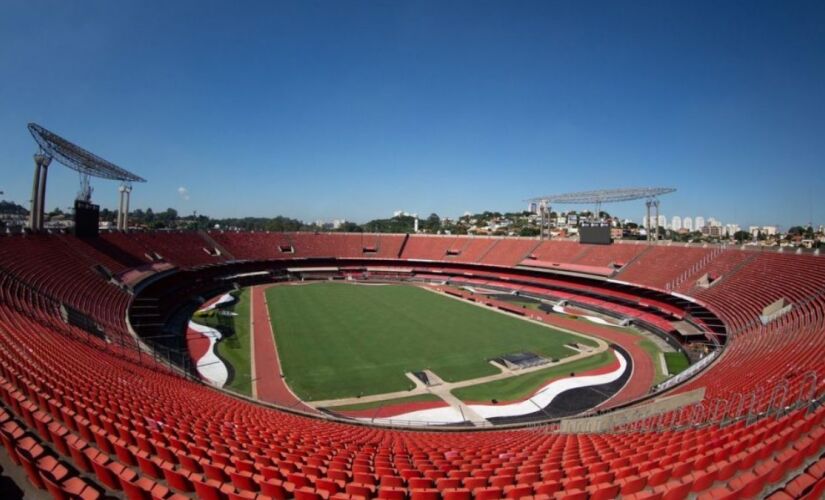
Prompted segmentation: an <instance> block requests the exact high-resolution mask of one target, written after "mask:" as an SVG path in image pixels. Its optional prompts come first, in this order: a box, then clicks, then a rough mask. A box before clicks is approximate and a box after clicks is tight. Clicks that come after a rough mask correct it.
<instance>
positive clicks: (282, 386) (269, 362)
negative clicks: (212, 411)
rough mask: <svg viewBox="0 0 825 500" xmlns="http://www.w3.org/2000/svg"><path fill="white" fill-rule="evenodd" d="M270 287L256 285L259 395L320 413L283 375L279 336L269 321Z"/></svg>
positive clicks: (254, 318) (254, 309)
mask: <svg viewBox="0 0 825 500" xmlns="http://www.w3.org/2000/svg"><path fill="white" fill-rule="evenodd" d="M266 288H267V287H264V286H255V287H252V312H251V314H252V324H253V327H252V335H253V336H254V338H253V342H252V345H253V346H254V347H253V350H254V351H255V352H254V353H253V356H254V360H255V363H254V365H253V366H254V368H253V369H254V371H255V373H254V374H253V382H252V383H253V384H254V385H255V386H256V389H257V398H258V399H260V400H261V401H266V402H269V403H275V404H278V405H281V406H287V407H290V408H296V409H299V410H304V411H309V412H312V413H317V411H316V410H315V409H314V408H311V407H309V406H307V405H305V404H303V403H302V402H301V401H300V400H299V399H298V398H296V397H295V395H294V394H292V391H290V390H289V387H287V385H286V382H285V381H284V379H283V377H281V363H280V361H279V360H278V349H277V347H276V346H275V336H274V335H273V331H272V323H271V322H270V321H269V308H268V307H267V304H266V296H265V295H264V291H265V290H266Z"/></svg>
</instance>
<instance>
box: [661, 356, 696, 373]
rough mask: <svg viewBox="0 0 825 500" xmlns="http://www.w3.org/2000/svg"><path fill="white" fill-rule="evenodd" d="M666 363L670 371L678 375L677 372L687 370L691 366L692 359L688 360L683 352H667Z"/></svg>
mask: <svg viewBox="0 0 825 500" xmlns="http://www.w3.org/2000/svg"><path fill="white" fill-rule="evenodd" d="M665 364H666V365H667V371H668V373H670V374H671V375H676V374H677V373H682V372H683V371H685V370H686V369H687V367H688V366H690V361H688V359H687V357H686V356H685V355H684V353H682V352H666V353H665Z"/></svg>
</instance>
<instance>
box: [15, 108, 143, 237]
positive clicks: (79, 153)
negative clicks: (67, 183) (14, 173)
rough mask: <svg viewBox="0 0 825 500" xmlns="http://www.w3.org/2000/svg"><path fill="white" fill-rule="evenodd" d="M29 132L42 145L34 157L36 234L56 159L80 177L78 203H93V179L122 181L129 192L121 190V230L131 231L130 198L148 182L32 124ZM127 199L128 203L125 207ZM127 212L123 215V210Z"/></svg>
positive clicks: (32, 216)
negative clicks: (139, 184)
mask: <svg viewBox="0 0 825 500" xmlns="http://www.w3.org/2000/svg"><path fill="white" fill-rule="evenodd" d="M28 129H29V132H30V133H31V134H32V137H34V140H35V142H37V145H38V152H37V153H36V154H35V155H34V164H35V167H34V181H33V183H32V199H31V213H30V215H29V227H30V228H31V229H32V230H33V231H39V230H41V229H43V212H44V210H45V206H46V177H47V174H48V167H49V164H51V161H52V159H55V160H57V161H58V163H61V164H63V165H65V166H67V167H69V168H71V169H72V170H75V171H77V172H78V173H79V174H80V192H79V193H78V195H77V199H78V200H80V201H84V202H87V203H89V202H91V200H92V186H91V183H90V179H91V177H100V178H103V179H111V180H119V181H121V182H122V183H123V185H122V186H128V189H121V190H120V197H121V200H120V207H121V209H120V211H119V212H118V229H126V228H127V227H128V215H129V214H128V209H129V196H130V193H131V191H132V183H133V182H146V179H143V178H142V177H140V176H138V175H135V174H133V173H132V172H129V171H128V170H125V169H123V168H120V167H118V166H117V165H115V164H114V163H111V162H108V161H106V160H104V159H103V158H101V157H99V156H97V155H95V154H94V153H91V152H89V151H87V150H85V149H83V148H81V147H80V146H78V145H77V144H74V143H72V142H70V141H68V140H66V139H64V138H63V137H60V136H59V135H57V134H55V133H54V132H51V131H49V130H47V129H45V128H43V127H41V126H40V125H38V124H36V123H29V126H28ZM124 197H125V203H124ZM124 209H125V210H126V212H123V210H124Z"/></svg>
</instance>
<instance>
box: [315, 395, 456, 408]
mask: <svg viewBox="0 0 825 500" xmlns="http://www.w3.org/2000/svg"><path fill="white" fill-rule="evenodd" d="M433 401H441V398H439V397H438V396H436V395H434V394H419V395H417V396H408V397H406V398H396V399H384V400H381V401H373V402H371V403H357V404H351V405H343V406H328V407H327V408H328V409H330V410H332V411H358V410H372V409H373V408H382V407H384V406H392V405H401V404H408V403H422V402H426V403H430V402H433Z"/></svg>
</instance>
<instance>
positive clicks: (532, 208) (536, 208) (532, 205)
mask: <svg viewBox="0 0 825 500" xmlns="http://www.w3.org/2000/svg"><path fill="white" fill-rule="evenodd" d="M527 211H528V212H530V213H531V214H537V213H539V204H538V203H536V202H535V201H531V202H530V204H529V205H527Z"/></svg>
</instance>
